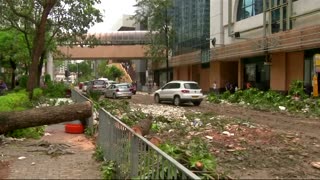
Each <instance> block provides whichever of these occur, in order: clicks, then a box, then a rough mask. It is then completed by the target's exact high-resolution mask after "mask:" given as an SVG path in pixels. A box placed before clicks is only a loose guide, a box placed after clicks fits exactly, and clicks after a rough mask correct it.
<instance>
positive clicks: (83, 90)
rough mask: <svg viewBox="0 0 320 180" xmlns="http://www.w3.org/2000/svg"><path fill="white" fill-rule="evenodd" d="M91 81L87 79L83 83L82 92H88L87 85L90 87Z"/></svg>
mask: <svg viewBox="0 0 320 180" xmlns="http://www.w3.org/2000/svg"><path fill="white" fill-rule="evenodd" d="M89 83H90V81H85V82H83V85H82V92H87V87H88V84H89Z"/></svg>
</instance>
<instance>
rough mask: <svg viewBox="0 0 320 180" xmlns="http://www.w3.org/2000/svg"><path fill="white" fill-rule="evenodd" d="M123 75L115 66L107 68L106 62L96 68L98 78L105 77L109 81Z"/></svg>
mask: <svg viewBox="0 0 320 180" xmlns="http://www.w3.org/2000/svg"><path fill="white" fill-rule="evenodd" d="M123 75H124V73H123V71H121V70H120V69H118V68H117V67H116V66H114V65H112V66H108V64H107V62H101V63H100V64H99V66H98V76H99V77H106V78H108V79H110V80H116V79H119V78H121V77H122V76H123Z"/></svg>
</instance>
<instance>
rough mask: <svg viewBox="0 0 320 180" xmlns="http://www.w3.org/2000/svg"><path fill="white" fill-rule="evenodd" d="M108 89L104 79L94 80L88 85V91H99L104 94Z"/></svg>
mask: <svg viewBox="0 0 320 180" xmlns="http://www.w3.org/2000/svg"><path fill="white" fill-rule="evenodd" d="M105 90H106V82H105V81H104V80H98V79H96V80H92V81H90V82H89V84H88V86H87V93H89V94H90V93H92V92H98V93H101V94H103V93H104V91H105Z"/></svg>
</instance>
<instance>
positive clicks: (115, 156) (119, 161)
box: [98, 109, 200, 179]
mask: <svg viewBox="0 0 320 180" xmlns="http://www.w3.org/2000/svg"><path fill="white" fill-rule="evenodd" d="M98 144H99V146H100V147H101V148H102V150H103V152H104V158H105V160H106V161H114V162H115V164H116V165H117V168H116V172H117V173H116V175H117V178H119V179H200V178H199V177H198V176H196V175H195V174H194V173H192V172H191V171H190V170H188V169H187V168H186V167H184V166H183V165H181V164H180V163H179V162H177V161H176V160H174V159H173V158H172V157H170V156H169V155H167V154H166V153H164V152H163V151H161V150H160V149H159V148H158V147H157V146H155V145H153V144H152V143H151V142H149V141H148V140H146V139H145V138H144V137H142V136H140V135H138V134H136V133H135V132H134V131H133V130H132V129H131V128H130V127H128V126H127V125H125V124H124V123H122V122H121V121H120V120H119V119H117V118H116V117H114V116H113V115H111V114H110V113H109V112H107V111H106V110H104V109H100V110H99V135H98Z"/></svg>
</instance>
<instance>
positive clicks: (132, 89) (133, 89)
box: [122, 83, 137, 95]
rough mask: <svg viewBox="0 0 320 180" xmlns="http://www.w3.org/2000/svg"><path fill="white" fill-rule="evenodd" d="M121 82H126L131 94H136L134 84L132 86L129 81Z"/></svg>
mask: <svg viewBox="0 0 320 180" xmlns="http://www.w3.org/2000/svg"><path fill="white" fill-rule="evenodd" d="M122 84H127V85H128V86H129V87H130V91H131V92H132V95H134V94H136V92H137V88H136V86H134V85H133V84H131V83H122Z"/></svg>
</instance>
